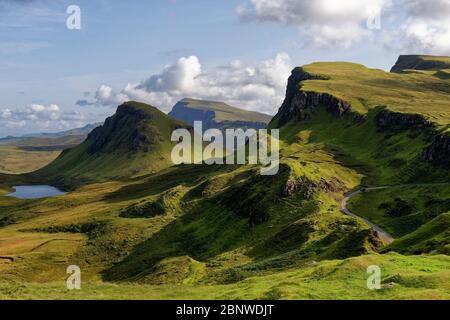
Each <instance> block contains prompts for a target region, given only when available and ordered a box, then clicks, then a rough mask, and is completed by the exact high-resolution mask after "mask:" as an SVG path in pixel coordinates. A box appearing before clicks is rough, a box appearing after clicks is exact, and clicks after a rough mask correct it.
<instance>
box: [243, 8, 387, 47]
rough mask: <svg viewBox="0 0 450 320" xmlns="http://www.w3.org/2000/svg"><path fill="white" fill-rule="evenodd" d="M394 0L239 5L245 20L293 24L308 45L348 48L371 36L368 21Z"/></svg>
mask: <svg viewBox="0 0 450 320" xmlns="http://www.w3.org/2000/svg"><path fill="white" fill-rule="evenodd" d="M390 4H391V0H345V1H341V0H315V1H310V0H250V1H247V2H246V3H244V4H241V5H240V6H239V7H238V8H237V13H238V15H239V16H240V17H241V19H242V20H244V21H259V22H276V23H281V24H284V25H294V26H297V27H298V28H299V31H300V32H301V34H302V35H303V38H304V40H305V45H314V46H336V45H342V46H344V47H349V46H351V45H352V44H353V43H355V42H357V41H359V40H361V39H363V38H365V37H368V36H370V34H371V33H370V32H369V30H368V28H367V21H368V20H369V19H372V18H374V17H375V15H377V14H379V13H381V12H382V11H383V10H385V9H386V8H387V7H389V6H390Z"/></svg>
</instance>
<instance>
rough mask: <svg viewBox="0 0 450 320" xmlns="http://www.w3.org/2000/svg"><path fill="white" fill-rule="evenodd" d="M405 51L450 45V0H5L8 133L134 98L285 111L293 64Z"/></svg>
mask: <svg viewBox="0 0 450 320" xmlns="http://www.w3.org/2000/svg"><path fill="white" fill-rule="evenodd" d="M74 5H75V6H76V7H77V8H78V9H79V15H78V14H77V13H78V11H73V10H69V11H68V8H69V9H70V8H72V9H73V6H74ZM71 6H72V7H71ZM78 23H79V27H80V28H76V27H77V26H78ZM74 26H75V28H74ZM69 27H70V28H69ZM400 54H433V55H450V0H315V1H310V0H151V1H148V0H145V1H144V0H133V1H120V0H94V1H93V0H79V1H76V0H70V1H66V0H0V137H2V136H7V135H14V136H20V135H23V134H29V133H34V132H56V131H62V130H67V129H71V128H75V127H81V126H83V125H85V124H88V123H94V122H99V121H103V120H104V119H105V117H107V116H110V115H112V114H114V112H115V110H116V108H117V106H118V105H119V104H121V103H122V102H124V101H128V100H138V101H142V102H146V103H149V104H152V105H154V106H155V107H158V108H160V109H161V110H162V111H164V112H168V111H170V109H171V107H172V106H173V105H174V104H175V103H176V102H177V101H178V100H180V99H182V98H185V97H190V98H198V99H208V100H219V101H224V102H227V103H229V104H231V105H234V106H236V107H240V108H244V109H248V110H255V111H259V112H264V113H267V114H275V113H276V112H277V110H278V108H279V106H280V105H281V102H282V100H283V98H284V93H285V88H286V83H287V79H288V77H289V74H290V72H291V70H292V69H293V68H294V67H295V66H299V65H304V64H308V63H312V62H316V61H350V62H355V63H362V64H364V65H366V66H368V67H371V68H379V69H384V70H389V69H390V67H391V66H392V65H393V64H394V63H395V61H396V60H397V58H398V56H399V55H400Z"/></svg>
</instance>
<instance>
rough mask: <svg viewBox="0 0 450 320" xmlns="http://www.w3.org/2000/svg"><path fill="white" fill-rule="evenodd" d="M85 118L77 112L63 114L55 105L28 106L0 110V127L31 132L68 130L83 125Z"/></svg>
mask: <svg viewBox="0 0 450 320" xmlns="http://www.w3.org/2000/svg"><path fill="white" fill-rule="evenodd" d="M84 122H85V117H84V115H83V114H81V113H79V112H74V111H71V112H63V111H61V109H60V108H59V106H58V105H56V104H50V105H42V104H30V105H28V106H26V107H25V108H17V109H11V108H3V109H0V126H3V127H6V128H11V129H18V128H28V129H33V130H49V129H51V130H54V129H57V130H59V129H61V130H62V129H69V128H74V127H78V126H81V125H83V124H84Z"/></svg>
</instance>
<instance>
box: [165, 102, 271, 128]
mask: <svg viewBox="0 0 450 320" xmlns="http://www.w3.org/2000/svg"><path fill="white" fill-rule="evenodd" d="M169 115H170V116H171V117H173V118H175V119H179V120H181V121H184V122H186V123H189V124H190V125H193V124H194V121H203V127H204V129H205V130H206V129H210V128H218V129H227V128H254V129H261V128H265V127H266V126H267V124H268V123H269V121H270V120H271V119H272V117H271V116H269V115H266V114H263V113H259V112H254V111H246V110H242V109H238V108H235V107H232V106H230V105H228V104H226V103H223V102H217V101H205V100H195V99H187V98H186V99H183V100H181V101H179V102H178V103H177V104H176V105H175V106H174V107H173V109H172V111H171V112H170V113H169Z"/></svg>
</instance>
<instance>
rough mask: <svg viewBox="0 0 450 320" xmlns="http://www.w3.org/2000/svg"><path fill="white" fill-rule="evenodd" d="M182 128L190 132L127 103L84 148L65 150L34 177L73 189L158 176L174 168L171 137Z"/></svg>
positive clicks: (145, 108) (160, 115) (153, 110)
mask: <svg viewBox="0 0 450 320" xmlns="http://www.w3.org/2000/svg"><path fill="white" fill-rule="evenodd" d="M179 128H189V129H190V127H189V126H188V125H187V124H185V123H183V122H181V121H178V120H175V119H172V118H170V117H168V116H167V115H166V114H164V113H163V112H161V111H159V110H158V109H157V108H155V107H152V106H149V105H146V104H142V103H137V102H127V103H124V104H123V105H121V106H119V107H118V109H117V112H116V114H115V115H113V116H112V117H110V118H108V119H106V121H105V123H104V125H103V126H100V127H98V128H96V129H95V130H94V131H92V132H91V133H90V134H89V136H88V138H87V139H86V140H85V141H84V142H83V143H82V144H81V145H79V146H77V147H75V148H72V149H68V150H65V151H64V152H63V153H62V154H61V155H60V156H59V157H58V158H57V159H56V160H55V161H54V162H53V163H51V164H50V165H48V166H47V167H45V168H43V169H41V170H39V171H37V172H36V173H34V174H33V175H32V176H33V177H34V178H36V179H50V180H51V181H52V182H54V183H57V184H59V185H62V186H67V187H69V188H70V187H73V186H76V185H79V184H83V183H90V182H96V181H102V180H105V179H123V178H129V177H134V176H139V175H142V174H147V173H152V172H156V171H158V170H161V169H164V168H167V167H169V166H171V165H172V162H171V159H170V154H171V150H172V147H173V145H174V143H173V142H171V134H172V132H173V131H174V130H176V129H179Z"/></svg>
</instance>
